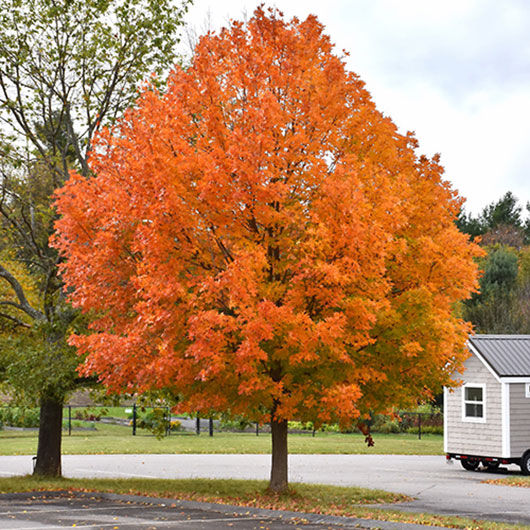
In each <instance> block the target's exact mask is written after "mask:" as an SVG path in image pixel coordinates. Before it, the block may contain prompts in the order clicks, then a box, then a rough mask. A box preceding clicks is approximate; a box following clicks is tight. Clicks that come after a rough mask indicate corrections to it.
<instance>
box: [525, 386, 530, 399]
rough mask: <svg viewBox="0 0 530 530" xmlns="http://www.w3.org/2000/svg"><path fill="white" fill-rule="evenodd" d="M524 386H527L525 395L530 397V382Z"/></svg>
mask: <svg viewBox="0 0 530 530" xmlns="http://www.w3.org/2000/svg"><path fill="white" fill-rule="evenodd" d="M524 388H525V396H526V397H527V398H530V383H526V384H525V385H524Z"/></svg>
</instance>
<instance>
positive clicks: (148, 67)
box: [0, 0, 188, 475]
mask: <svg viewBox="0 0 530 530" xmlns="http://www.w3.org/2000/svg"><path fill="white" fill-rule="evenodd" d="M187 4H188V1H187V0H184V1H183V2H182V3H181V4H178V5H177V4H175V3H174V2H171V1H169V0H156V1H155V0H128V1H126V2H121V1H114V0H105V1H100V0H83V1H80V0H68V1H66V0H61V1H54V0H24V1H21V0H0V28H1V29H2V31H0V122H1V127H0V230H1V232H0V327H1V329H3V330H6V332H5V333H4V334H2V336H1V337H0V338H1V340H2V344H1V348H0V350H1V353H0V367H3V369H0V380H3V381H7V383H8V384H9V385H10V388H11V389H12V390H14V392H13V394H15V395H16V396H18V397H20V396H21V395H23V394H24V395H25V396H30V397H32V398H33V400H34V401H36V402H39V403H40V407H41V428H40V431H39V446H38V450H37V461H36V466H35V473H37V474H47V475H58V474H60V472H61V467H60V441H61V430H62V421H61V415H62V407H63V403H64V399H65V396H66V395H67V393H68V392H69V391H70V390H72V389H73V388H74V387H75V386H76V385H77V384H78V383H79V382H80V377H79V374H78V373H77V372H76V371H75V367H76V365H77V364H79V358H78V357H77V356H76V355H75V353H74V348H73V347H71V346H69V345H68V344H67V343H66V340H65V338H66V337H67V336H68V335H69V334H70V333H71V332H72V331H75V330H79V325H78V324H79V323H80V320H79V317H78V313H79V311H74V310H73V309H72V307H71V306H70V305H69V304H68V303H67V302H66V300H65V296H64V291H63V284H62V281H61V279H60V278H59V276H58V269H57V264H58V261H59V259H60V258H59V257H58V255H57V252H56V250H55V249H53V248H51V247H50V246H49V245H48V239H49V237H50V235H51V234H52V232H53V223H54V220H55V217H56V214H55V212H54V210H53V208H52V206H51V202H52V198H51V197H52V194H53V191H54V190H55V189H56V188H57V187H58V186H60V185H62V184H63V183H64V182H65V180H66V179H67V178H68V174H69V171H70V170H71V169H76V170H78V171H80V172H81V173H82V174H84V175H88V174H89V170H88V166H87V161H86V159H87V153H88V152H89V151H90V149H91V143H92V138H93V136H94V133H95V132H96V131H97V130H98V128H99V127H100V126H102V125H105V124H110V123H112V122H113V121H114V120H115V119H116V117H118V116H121V114H122V112H123V109H124V108H125V107H127V106H128V105H130V104H131V102H132V101H134V99H135V98H136V96H137V88H138V87H139V85H140V84H141V83H142V82H143V80H144V79H145V78H146V77H147V76H148V75H150V74H157V73H159V74H161V73H162V72H165V71H166V70H167V69H168V65H169V64H173V63H174V62H175V61H176V60H177V56H176V50H175V44H176V41H177V38H178V31H179V27H180V25H181V24H182V15H183V13H184V12H185V10H186V6H187ZM151 79H152V82H153V83H155V82H156V83H158V85H160V86H162V81H163V77H158V78H154V77H153V78H151ZM28 275H29V278H30V279H28Z"/></svg>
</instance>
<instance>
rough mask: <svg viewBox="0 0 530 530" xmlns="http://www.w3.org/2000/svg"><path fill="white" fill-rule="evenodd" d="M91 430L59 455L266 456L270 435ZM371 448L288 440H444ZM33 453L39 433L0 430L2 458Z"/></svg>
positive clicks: (294, 449) (415, 448)
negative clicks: (161, 434)
mask: <svg viewBox="0 0 530 530" xmlns="http://www.w3.org/2000/svg"><path fill="white" fill-rule="evenodd" d="M94 425H95V428H96V429H95V430H73V431H72V435H71V436H68V433H67V432H66V433H65V434H64V435H63V454H140V453H145V454H150V453H151V454H166V453H173V454H193V453H198V454H207V453H218V454H223V453H224V454H264V453H265V454H268V453H270V451H271V436H270V434H265V433H262V434H260V435H259V436H256V435H255V434H252V433H214V436H213V437H210V436H208V433H202V434H201V435H200V436H197V435H196V434H193V433H187V432H186V433H177V434H171V436H168V437H166V438H162V439H161V440H157V439H156V438H155V437H154V436H153V435H152V434H151V433H149V432H148V431H144V430H142V429H139V430H138V431H137V435H136V436H132V434H131V429H130V427H121V426H119V425H108V424H103V423H99V422H96V423H95V424H94ZM374 439H375V446H374V447H367V446H366V444H365V443H364V436H363V435H361V434H339V433H317V434H316V435H315V436H314V437H313V436H311V434H290V435H289V452H290V453H291V454H402V455H403V454H411V455H438V454H439V455H441V454H443V437H442V436H440V435H424V436H422V439H421V440H418V437H417V436H416V435H414V434H375V435H374ZM36 450H37V431H11V430H0V454H1V455H29V454H35V452H36Z"/></svg>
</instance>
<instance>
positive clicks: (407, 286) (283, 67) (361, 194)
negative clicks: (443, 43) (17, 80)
mask: <svg viewBox="0 0 530 530" xmlns="http://www.w3.org/2000/svg"><path fill="white" fill-rule="evenodd" d="M416 148H417V143H416V141H415V139H414V138H413V136H412V135H410V134H407V135H402V134H400V133H399V132H398V131H397V129H396V126H395V125H394V124H393V123H392V121H391V120H390V119H389V118H388V117H385V116H384V115H382V114H381V113H380V112H378V111H377V109H376V108H375V105H374V103H373V102H372V100H371V98H370V95H369V93H368V92H367V90H366V89H365V87H364V84H363V82H362V81H361V80H360V79H359V77H358V76H357V75H355V74H353V73H351V72H348V71H347V70H346V68H345V65H344V62H343V60H342V59H341V58H340V57H338V56H337V55H335V54H334V53H333V46H332V44H331V43H330V39H329V37H327V36H326V35H325V34H324V32H323V27H322V25H321V24H320V23H319V22H318V21H317V19H316V18H315V17H314V16H310V17H308V18H307V19H306V20H304V21H300V20H298V19H296V18H295V19H292V20H291V21H286V20H285V19H284V18H283V16H282V15H281V14H280V13H278V12H277V11H269V12H266V11H265V10H263V9H262V8H258V9H257V10H256V11H255V13H254V16H253V17H252V18H251V19H250V20H249V21H248V22H247V23H245V24H243V23H240V22H232V23H231V25H230V26H229V27H228V28H225V29H223V30H221V31H220V32H219V33H218V34H213V33H210V34H208V35H206V36H204V37H203V38H202V39H201V40H200V42H199V43H198V45H197V47H196V49H195V54H194V57H193V61H192V64H191V65H190V66H189V67H188V68H186V69H183V68H181V67H179V66H176V67H175V69H174V70H173V72H172V74H171V75H170V79H169V83H168V90H167V92H165V93H164V94H160V92H159V91H158V90H157V89H156V88H154V87H151V88H149V87H147V88H146V89H145V90H144V92H143V93H142V95H141V97H140V99H139V100H138V101H137V104H136V106H135V107H133V108H131V109H130V110H128V111H127V113H126V114H125V116H124V118H123V119H122V120H119V121H118V123H117V124H116V126H115V127H113V128H110V129H106V130H104V131H102V132H101V134H99V135H98V139H97V141H96V142H95V144H94V150H93V153H92V155H91V157H90V162H89V165H90V168H91V170H92V171H93V173H94V175H95V177H94V178H90V179H87V178H85V177H83V176H82V175H79V174H73V175H72V177H71V179H70V180H69V181H68V183H67V184H66V185H65V187H64V188H63V189H62V190H60V191H59V192H58V194H57V203H56V204H57V208H58V211H59V213H60V214H61V216H62V217H61V219H60V220H59V221H58V222H57V230H58V232H57V235H56V237H55V238H54V245H55V246H56V247H57V248H59V249H60V251H61V253H62V255H63V256H64V257H65V258H66V262H65V263H64V264H63V265H62V272H63V277H64V280H65V282H66V284H67V286H68V289H69V290H70V293H71V300H72V302H73V303H74V305H76V306H77V307H81V308H82V309H83V310H84V311H85V312H87V313H88V314H90V315H91V318H92V322H91V325H90V331H89V332H88V333H86V334H78V335H74V336H73V337H72V338H71V343H72V344H75V345H76V347H77V348H78V349H79V352H80V353H81V354H83V355H86V356H87V358H86V361H85V364H84V368H83V373H84V374H87V375H88V374H93V373H96V374H98V376H99V377H100V379H101V381H102V382H103V383H104V384H105V385H107V386H108V387H109V388H111V389H115V390H127V391H139V392H142V391H146V390H149V389H151V388H154V387H155V388H156V387H164V388H168V389H170V390H172V391H173V393H174V394H175V395H178V397H179V404H178V410H180V411H199V412H203V413H211V412H213V411H228V412H230V413H232V414H243V415H245V416H246V417H247V418H250V419H253V420H257V421H261V422H271V425H272V431H273V466H272V473H271V488H272V489H276V490H281V489H283V488H285V487H286V485H287V445H286V433H287V420H288V419H299V420H302V421H308V420H312V421H315V422H316V424H317V425H318V424H321V423H326V422H333V421H338V422H340V423H341V424H342V425H344V426H346V425H351V424H352V422H353V423H356V422H358V421H359V420H362V419H363V418H367V417H368V414H369V413H370V412H371V411H376V412H377V411H383V412H385V411H386V412H388V411H389V409H390V408H391V407H394V406H407V405H410V404H411V403H413V402H416V400H417V399H418V398H419V397H420V396H425V395H430V393H431V392H432V391H436V390H438V388H439V387H440V385H442V384H451V379H450V376H451V374H452V373H453V371H454V370H455V369H458V368H460V367H461V363H462V362H463V359H464V358H465V356H466V353H465V346H464V345H465V341H466V338H467V333H468V331H469V327H468V325H467V324H466V323H465V322H464V321H463V320H461V319H460V318H458V317H457V316H455V314H454V312H453V309H454V305H455V303H456V302H457V301H458V300H461V299H465V298H467V297H468V296H470V294H471V292H472V291H473V290H474V289H475V288H476V287H477V280H476V278H477V266H476V264H475V263H474V261H473V257H474V256H477V255H478V254H480V250H479V249H478V247H476V246H475V245H474V244H472V243H470V242H469V241H468V237H467V236H466V235H464V234H462V233H460V232H459V231H458V230H457V228H456V226H455V223H454V221H455V218H456V216H457V214H458V212H459V210H460V207H461V200H460V199H459V198H458V197H457V196H456V194H455V193H454V192H453V191H452V190H451V188H450V186H449V184H448V183H447V182H445V181H444V180H442V177H441V175H442V173H443V169H442V167H441V165H440V163H439V159H438V157H434V158H433V159H428V158H426V157H423V156H420V157H418V156H417V155H416V153H415V149H416Z"/></svg>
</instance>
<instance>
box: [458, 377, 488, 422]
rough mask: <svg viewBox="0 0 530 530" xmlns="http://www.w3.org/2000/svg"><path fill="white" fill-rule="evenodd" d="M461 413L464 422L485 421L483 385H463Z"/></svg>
mask: <svg viewBox="0 0 530 530" xmlns="http://www.w3.org/2000/svg"><path fill="white" fill-rule="evenodd" d="M462 391H463V411H462V419H463V420H464V421H475V422H485V421H486V389H485V386H484V385H473V384H468V385H464V388H463V389H462Z"/></svg>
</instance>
